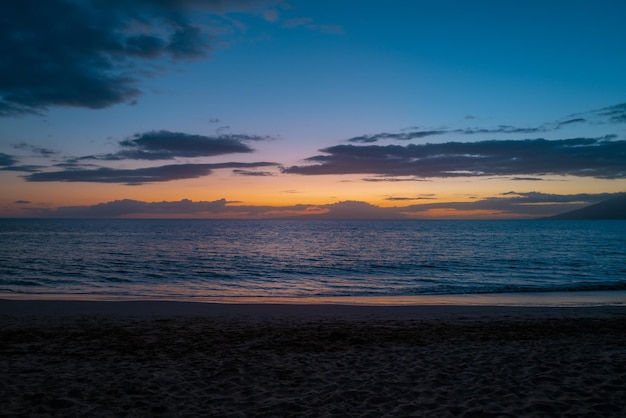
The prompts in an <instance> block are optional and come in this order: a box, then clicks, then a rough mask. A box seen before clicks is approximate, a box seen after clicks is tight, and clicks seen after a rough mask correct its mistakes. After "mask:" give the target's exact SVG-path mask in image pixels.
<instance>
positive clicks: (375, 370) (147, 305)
mask: <svg viewBox="0 0 626 418" xmlns="http://www.w3.org/2000/svg"><path fill="white" fill-rule="evenodd" d="M625 415H626V307H624V306H603V307H577V308H574V307H569V308H568V307H559V308H546V307H511V306H508V307H489V306H456V305H455V306H436V305H434V306H396V307H392V306H344V305H267V304H266V305H253V304H248V305H220V304H193V303H191V304H188V303H168V302H79V301H71V302H63V301H16V300H0V416H2V417H14V416H15V417H18V416H24V417H25V416H28V417H37V416H63V417H71V416H76V417H84V416H89V417H123V416H129V417H150V416H162V417H176V416H181V417H189V416H233V417H238V416H241V417H248V416H268V417H273V416H298V417H300V416H304V417H306V416H310V417H319V416H341V417H343V416H358V417H361V416H368V417H381V416H425V417H439V416H440V417H448V416H462V417H489V416H493V417H500V416H502V417H519V416H533V417H536V416H548V417H551V416H554V417H568V416H569V417H585V416H588V417H599V416H601V417H623V416H625Z"/></svg>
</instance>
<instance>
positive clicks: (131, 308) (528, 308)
mask: <svg viewBox="0 0 626 418" xmlns="http://www.w3.org/2000/svg"><path fill="white" fill-rule="evenodd" d="M429 301H430V303H419V304H416V303H412V304H408V303H396V304H393V303H389V302H390V301H389V300H385V302H387V303H384V304H382V303H377V304H374V303H369V304H364V303H347V302H350V301H349V300H348V301H346V299H341V300H335V301H334V303H325V302H326V301H325V300H315V301H313V300H309V301H308V302H309V303H294V302H296V301H293V300H292V301H290V303H286V302H285V301H284V300H282V299H281V300H277V301H274V303H256V300H253V301H248V300H245V301H244V300H241V299H239V300H238V303H215V302H188V301H163V300H115V301H110V300H96V301H94V300H63V299H1V298H0V318H3V317H4V318H16V319H19V318H44V319H45V318H72V317H74V318H75V317H86V316H101V317H105V318H106V317H108V318H125V317H126V318H137V317H139V318H154V317H163V318H171V317H221V318H231V319H232V318H248V319H250V318H259V319H285V318H291V319H296V320H324V319H331V320H350V319H354V320H370V319H388V320H406V319H444V320H454V319H458V318H462V319H472V320H478V319H483V320H498V319H516V318H517V319H547V318H580V317H592V318H602V317H604V318H612V317H622V318H623V317H626V304H624V303H622V302H621V299H618V300H614V299H611V301H613V302H614V303H607V302H606V300H605V301H604V303H599V304H598V303H587V304H579V303H576V304H573V303H568V304H560V305H554V304H541V303H536V304H526V305H520V304H511V303H509V304H507V303H505V302H502V303H496V301H495V300H494V299H492V298H486V299H480V300H474V303H459V302H466V301H468V299H467V298H451V299H445V300H443V299H440V298H436V299H435V298H433V299H430V300H429ZM422 302H423V301H422ZM446 302H447V303H446ZM452 302H454V303H452ZM478 302H480V303H478Z"/></svg>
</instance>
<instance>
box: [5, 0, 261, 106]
mask: <svg viewBox="0 0 626 418" xmlns="http://www.w3.org/2000/svg"><path fill="white" fill-rule="evenodd" d="M267 3H271V2H268V1H252V0H250V1H244V0H239V1H237V0H233V1H228V2H225V1H218V0H207V1H201V0H127V1H122V0H80V1H73V0H45V1H40V0H20V1H2V2H0V116H10V115H20V114H28V113H31V114H41V113H42V112H45V111H46V109H48V108H49V107H51V106H75V107H86V108H93V109H98V108H105V107H108V106H112V105H114V104H118V103H124V102H133V101H136V99H137V97H138V96H139V95H140V93H141V91H140V88H139V81H140V80H139V77H140V76H146V75H148V74H154V73H155V72H157V71H159V70H158V69H157V68H162V64H163V60H169V62H174V61H177V60H190V59H197V58H203V57H206V56H207V55H208V53H209V52H210V51H211V50H212V49H213V48H214V45H215V44H216V43H217V42H218V40H216V33H217V31H218V29H223V28H222V27H214V28H208V27H207V26H206V23H205V22H203V23H202V24H200V22H195V21H194V20H193V19H194V16H195V14H197V13H198V12H204V13H209V14H210V13H225V12H229V11H246V10H253V9H255V8H258V7H259V6H263V5H265V4H267ZM213 25H222V26H224V25H230V26H233V23H228V20H227V19H219V20H216V19H214V20H213ZM222 32H226V31H222ZM159 65H160V67H159Z"/></svg>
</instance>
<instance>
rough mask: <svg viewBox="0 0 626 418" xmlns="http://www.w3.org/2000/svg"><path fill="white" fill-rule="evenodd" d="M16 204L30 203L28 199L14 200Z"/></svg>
mask: <svg viewBox="0 0 626 418" xmlns="http://www.w3.org/2000/svg"><path fill="white" fill-rule="evenodd" d="M13 203H15V204H16V205H28V204H30V200H16V201H15V202H13Z"/></svg>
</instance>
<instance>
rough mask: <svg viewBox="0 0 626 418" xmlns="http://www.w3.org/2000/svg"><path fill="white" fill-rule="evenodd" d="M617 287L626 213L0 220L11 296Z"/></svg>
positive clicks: (2, 286) (2, 261)
mask: <svg viewBox="0 0 626 418" xmlns="http://www.w3.org/2000/svg"><path fill="white" fill-rule="evenodd" d="M624 289H626V222H624V221H223V220H219V221H218V220H51V219H48V220H36V219H18V220H14V219H3V220H0V293H4V294H7V293H8V294H13V295H32V296H34V297H36V296H42V295H50V294H55V295H58V294H63V295H68V294H71V295H81V296H84V297H86V298H89V297H103V296H105V297H106V296H110V297H120V296H121V297H128V296H130V297H136V298H169V299H190V298H220V297H244V296H245V297H328V296H410V295H427V294H458V293H463V294H468V293H469V294H475V293H500V292H537V291H542V292H545V291H548V292H551V291H577V290H624Z"/></svg>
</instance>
